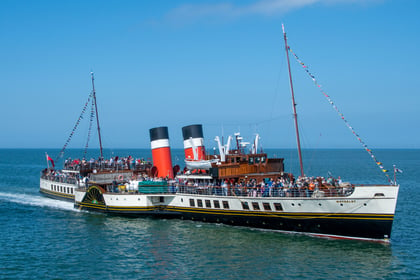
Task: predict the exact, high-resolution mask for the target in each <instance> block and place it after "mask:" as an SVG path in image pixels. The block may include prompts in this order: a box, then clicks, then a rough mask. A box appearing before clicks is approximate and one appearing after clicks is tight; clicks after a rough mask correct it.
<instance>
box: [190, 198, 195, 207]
mask: <svg viewBox="0 0 420 280" xmlns="http://www.w3.org/2000/svg"><path fill="white" fill-rule="evenodd" d="M190 206H195V203H194V199H192V198H190Z"/></svg>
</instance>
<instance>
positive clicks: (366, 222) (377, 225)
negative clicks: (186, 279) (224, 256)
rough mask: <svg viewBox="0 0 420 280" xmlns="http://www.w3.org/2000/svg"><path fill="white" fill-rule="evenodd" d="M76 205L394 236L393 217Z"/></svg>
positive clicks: (291, 228) (260, 225) (358, 235)
mask: <svg viewBox="0 0 420 280" xmlns="http://www.w3.org/2000/svg"><path fill="white" fill-rule="evenodd" d="M76 207H80V208H81V209H85V210H92V211H100V212H104V213H108V214H116V215H129V216H137V217H145V216H152V217H157V218H158V217H165V218H170V217H172V218H181V219H187V220H194V221H203V222H210V223H224V224H228V225H234V226H245V227H253V228H262V229H270V230H280V231H288V232H299V233H310V234H313V235H337V236H345V237H349V238H351V237H353V238H368V239H380V240H384V239H385V240H386V239H389V238H390V237H391V229H392V219H391V218H390V219H378V218H360V217H355V218H353V219H352V218H348V217H347V218H344V219H343V218H342V217H329V218H328V219H325V218H324V217H322V216H314V217H311V218H309V219H308V218H306V216H303V218H300V217H298V216H296V215H292V216H287V213H283V214H279V215H245V214H243V213H232V212H231V213H222V212H211V213H209V212H208V211H207V212H205V211H186V210H185V209H176V210H175V209H171V210H169V209H160V210H157V209H156V208H153V207H131V208H122V207H106V206H105V205H97V204H91V203H80V204H77V205H76ZM293 214H295V213H293Z"/></svg>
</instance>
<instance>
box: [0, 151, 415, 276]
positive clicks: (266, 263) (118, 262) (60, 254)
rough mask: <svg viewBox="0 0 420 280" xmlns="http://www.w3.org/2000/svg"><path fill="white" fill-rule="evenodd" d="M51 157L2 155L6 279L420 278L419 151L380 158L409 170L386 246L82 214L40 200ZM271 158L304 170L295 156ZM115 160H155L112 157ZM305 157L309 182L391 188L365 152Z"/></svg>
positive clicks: (0, 205) (1, 256) (0, 221)
mask: <svg viewBox="0 0 420 280" xmlns="http://www.w3.org/2000/svg"><path fill="white" fill-rule="evenodd" d="M45 152H48V154H49V155H50V156H52V157H53V156H55V155H57V154H58V152H59V150H51V149H50V150H38V149H0V232H1V237H0V279H152V278H154V279H342V278H344V279H419V275H420V238H419V237H420V235H419V228H418V225H419V224H420V218H419V215H417V213H418V212H417V211H418V209H420V202H419V200H420V199H419V198H420V195H419V188H418V187H419V186H418V183H419V179H418V178H419V177H420V150H378V151H375V155H376V156H377V158H378V160H381V161H382V162H383V163H384V165H385V167H387V168H389V169H392V165H393V164H395V165H396V166H397V167H398V168H400V169H402V170H403V173H402V174H398V183H399V184H400V185H401V188H400V195H399V200H398V205H397V211H396V216H395V220H394V226H393V232H392V237H391V242H390V244H387V245H384V244H379V243H372V242H363V241H351V240H344V241H343V240H329V239H322V238H315V237H309V236H305V235H299V234H285V233H279V232H275V231H265V230H258V229H250V228H243V227H232V226H226V225H219V224H206V223H201V222H192V221H182V220H157V219H150V218H136V219H134V218H124V217H116V216H107V215H103V214H98V213H88V212H83V211H78V210H75V209H74V208H73V205H72V203H70V202H62V201H57V200H52V199H49V198H45V197H43V196H42V195H40V194H39V192H38V190H39V175H40V171H41V170H42V169H43V168H45V167H46V160H45ZM90 152H92V151H90ZM267 152H268V153H269V154H271V155H276V156H278V157H284V158H285V168H286V171H288V172H290V171H291V172H295V173H298V163H297V160H296V159H297V157H296V153H295V152H294V151H291V150H268V151H267ZM92 153H93V152H92ZM182 153H183V151H182V150H174V151H173V161H174V163H178V164H181V163H182V158H183V154H182ZM115 155H120V156H128V155H132V156H133V157H139V158H141V157H143V158H149V157H150V156H151V153H150V151H149V150H138V149H137V150H136V149H133V150H106V151H105V156H107V157H109V156H115ZM66 156H71V157H73V158H76V157H81V156H82V151H80V150H69V151H68V153H67V154H66ZM93 156H97V154H94V155H93ZM303 156H304V161H305V173H306V174H308V175H320V176H327V175H328V172H331V173H332V174H333V175H334V176H336V177H338V176H341V177H342V178H343V180H344V181H351V182H355V183H386V182H387V178H386V177H385V176H384V174H383V173H382V172H381V171H380V170H379V168H378V167H377V166H376V164H375V162H373V161H372V160H371V158H370V156H369V155H368V154H366V152H364V151H359V150H320V151H312V150H306V151H304V155H303ZM58 164H60V163H58ZM390 174H391V177H393V174H392V172H391V173H390Z"/></svg>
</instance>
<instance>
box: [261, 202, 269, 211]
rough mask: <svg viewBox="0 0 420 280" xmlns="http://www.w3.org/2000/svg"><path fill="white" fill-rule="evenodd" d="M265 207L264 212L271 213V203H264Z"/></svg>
mask: <svg viewBox="0 0 420 280" xmlns="http://www.w3.org/2000/svg"><path fill="white" fill-rule="evenodd" d="M263 207H264V210H267V211H271V206H270V203H268V202H263Z"/></svg>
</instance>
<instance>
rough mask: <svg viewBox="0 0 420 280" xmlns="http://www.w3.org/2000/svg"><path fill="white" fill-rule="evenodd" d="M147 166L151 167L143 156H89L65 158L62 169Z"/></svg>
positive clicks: (139, 167) (109, 168) (119, 168)
mask: <svg viewBox="0 0 420 280" xmlns="http://www.w3.org/2000/svg"><path fill="white" fill-rule="evenodd" d="M147 167H149V168H150V167H151V163H150V161H146V160H144V159H143V158H141V159H139V158H137V159H134V158H133V157H132V156H128V157H118V156H116V157H111V158H109V159H104V158H98V159H94V158H91V159H90V160H86V159H84V158H83V159H71V158H67V159H66V160H65V161H64V169H67V170H95V169H96V170H101V169H104V170H124V169H129V170H143V169H146V168H147Z"/></svg>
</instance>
